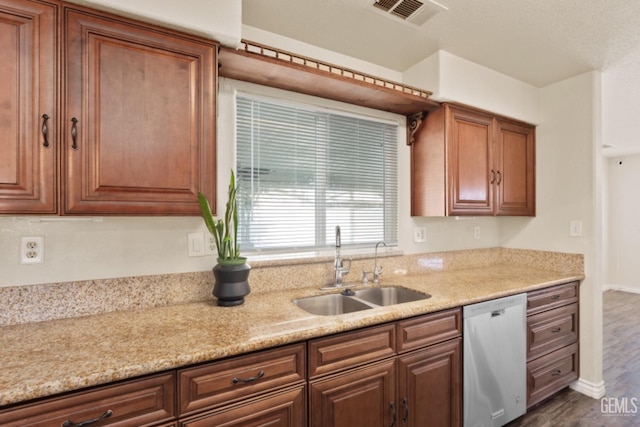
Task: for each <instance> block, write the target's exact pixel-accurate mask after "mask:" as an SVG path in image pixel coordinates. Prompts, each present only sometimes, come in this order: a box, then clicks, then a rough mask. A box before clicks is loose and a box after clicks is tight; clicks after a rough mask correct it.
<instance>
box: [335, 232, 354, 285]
mask: <svg viewBox="0 0 640 427" xmlns="http://www.w3.org/2000/svg"><path fill="white" fill-rule="evenodd" d="M341 246H342V244H341V239H340V226H339V225H336V258H335V260H334V262H333V268H334V270H335V272H336V281H335V284H334V286H335V287H336V288H339V287H341V286H342V276H344V275H345V274H349V269H350V268H351V260H349V268H344V264H343V262H342V257H341V256H340V247H341Z"/></svg>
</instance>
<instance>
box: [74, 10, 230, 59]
mask: <svg viewBox="0 0 640 427" xmlns="http://www.w3.org/2000/svg"><path fill="white" fill-rule="evenodd" d="M68 1H70V2H71V3H77V4H80V5H83V6H87V7H92V8H95V9H101V10H106V11H110V12H113V13H116V14H118V15H121V16H127V17H131V18H136V19H139V20H142V21H145V22H151V23H155V24H159V25H163V26H165V27H169V28H174V29H178V30H183V31H186V32H189V33H192V34H196V35H200V36H203V37H207V38H210V39H213V40H217V41H218V42H220V43H222V44H224V45H228V46H234V47H235V46H237V45H238V44H239V43H240V38H241V25H242V2H241V1H239V0H180V1H176V0H68Z"/></svg>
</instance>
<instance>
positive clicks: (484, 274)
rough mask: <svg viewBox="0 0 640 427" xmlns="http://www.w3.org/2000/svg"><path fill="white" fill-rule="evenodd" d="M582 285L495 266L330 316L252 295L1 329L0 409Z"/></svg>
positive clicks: (421, 279)
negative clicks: (229, 303) (401, 299)
mask: <svg viewBox="0 0 640 427" xmlns="http://www.w3.org/2000/svg"><path fill="white" fill-rule="evenodd" d="M583 278H584V276H583V275H581V274H576V273H567V272H559V271H550V270H542V269H539V268H531V267H527V266H522V265H508V264H504V265H495V266H488V267H478V268H469V269H460V270H453V271H442V272H430V273H427V274H416V275H410V276H402V277H384V278H383V279H382V280H381V283H380V286H388V285H400V286H405V287H407V288H411V289H415V290H418V291H423V292H427V293H429V294H431V298H429V299H427V300H423V301H417V302H412V303H406V304H400V305H395V306H391V307H380V308H375V309H371V310H364V311H360V312H356V313H350V314H344V315H339V316H315V315H310V314H308V313H307V312H305V311H303V310H302V309H300V308H298V307H296V306H294V305H293V304H292V303H291V300H292V299H294V298H299V297H305V296H311V295H317V294H320V293H322V291H320V290H319V289H318V288H317V287H314V288H302V289H292V290H280V291H270V292H258V293H252V294H250V295H249V296H248V297H247V298H246V301H245V304H244V305H242V306H238V307H233V308H223V307H218V306H216V305H215V301H206V302H195V303H187V304H176V305H170V306H165V307H157V308H148V309H143V310H135V311H121V312H113V313H106V314H99V315H94V316H86V317H78V318H71V319H61V320H51V321H46V322H37V323H25V324H19V325H11V326H3V327H0V336H1V337H2V338H1V346H0V347H1V348H2V352H1V354H0V366H2V370H1V371H0V372H1V373H0V406H1V405H8V404H11V403H16V402H20V401H25V400H29V399H34V398H39V397H44V396H48V395H52V394H56V393H61V392H65V391H70V390H75V389H80V388H83V387H87V386H93V385H98V384H105V383H108V382H112V381H116V380H121V379H126V378H131V377H135V376H139V375H143V374H149V373H153V372H160V371H163V370H168V369H173V368H178V367H183V366H187V365H190V364H195V363H200V362H205V361H209V360H215V359H219V358H223V357H226V356H231V355H237V354H241V353H246V352H250V351H254V350H259V349H264V348H268V347H273V346H277V345H281V344H286V343H292V342H296V341H301V340H305V339H309V338H313V337H319V336H322V335H327V334H331V333H336V332H341V331H346V330H351V329H356V328H360V327H363V326H368V325H374V324H377V323H382V322H386V321H392V320H397V319H402V318H406V317H410V316H415V315H419V314H425V313H430V312H435V311H438V310H443V309H447V308H452V307H458V306H462V305H466V304H470V303H474V302H479V301H483V300H487V299H493V298H498V297H501V296H506V295H512V294H516V293H520V292H527V291H531V290H534V289H540V288H544V287H548V286H552V285H555V284H560V283H565V282H569V281H573V280H581V279H583ZM334 292H335V291H334Z"/></svg>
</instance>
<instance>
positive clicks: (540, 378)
mask: <svg viewBox="0 0 640 427" xmlns="http://www.w3.org/2000/svg"><path fill="white" fill-rule="evenodd" d="M579 310H580V306H579V283H578V282H571V283H566V284H562V285H557V286H553V287H550V288H546V289H541V290H538V291H533V292H529V293H528V294H527V407H532V406H534V405H536V404H537V403H539V402H541V401H543V400H544V399H546V398H548V397H550V396H552V395H553V394H555V393H557V392H558V391H560V390H562V389H563V388H565V387H566V386H568V385H569V384H570V383H571V382H573V381H575V380H577V379H578V377H579V368H580V365H579V356H580V354H579V344H578V340H579V336H580V314H579Z"/></svg>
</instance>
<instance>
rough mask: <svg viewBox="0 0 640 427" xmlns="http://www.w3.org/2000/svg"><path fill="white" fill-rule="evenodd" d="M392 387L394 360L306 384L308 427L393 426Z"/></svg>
mask: <svg viewBox="0 0 640 427" xmlns="http://www.w3.org/2000/svg"><path fill="white" fill-rule="evenodd" d="M395 384H396V379H395V359H387V360H385V361H382V362H375V363H372V364H368V365H365V367H361V368H355V369H352V370H349V371H346V372H342V373H340V374H338V375H333V376H329V377H325V378H321V379H319V380H314V381H310V382H309V427H343V426H349V427H388V426H390V425H393V424H392V421H391V420H392V419H396V420H397V414H398V412H397V407H396V399H395ZM396 425H397V424H396Z"/></svg>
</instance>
